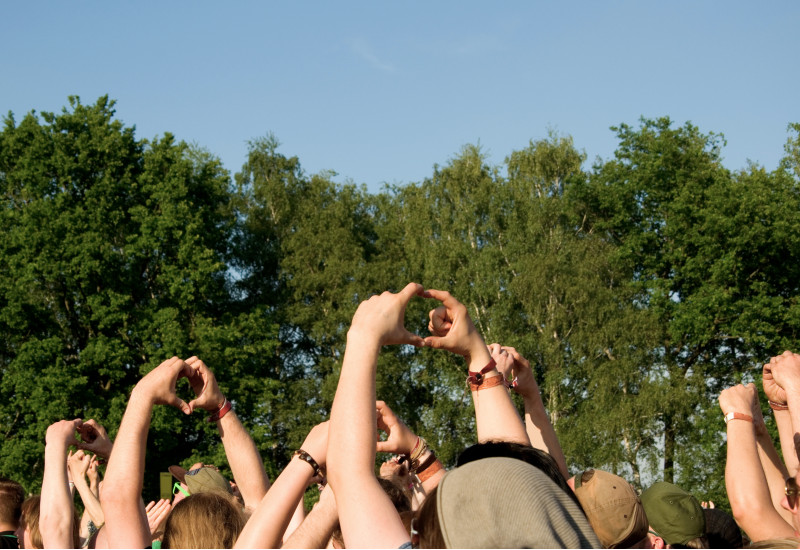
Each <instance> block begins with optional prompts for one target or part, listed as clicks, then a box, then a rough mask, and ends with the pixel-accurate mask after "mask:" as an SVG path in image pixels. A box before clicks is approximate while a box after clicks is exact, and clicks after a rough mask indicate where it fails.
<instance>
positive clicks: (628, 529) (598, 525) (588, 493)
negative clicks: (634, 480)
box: [575, 469, 650, 548]
mask: <svg viewBox="0 0 800 550" xmlns="http://www.w3.org/2000/svg"><path fill="white" fill-rule="evenodd" d="M575 495H576V496H577V497H578V500H579V501H580V503H581V506H582V507H583V511H584V512H586V517H587V518H588V520H589V523H590V524H591V525H592V529H594V532H595V533H597V538H599V539H600V542H602V543H603V546H605V547H606V548H630V547H631V546H634V545H635V544H636V543H638V542H639V541H641V540H642V539H644V538H645V537H646V536H647V531H648V529H649V526H650V524H649V523H648V521H647V515H646V514H645V512H644V506H642V501H641V500H640V499H639V496H638V495H637V494H636V491H635V490H634V489H633V487H631V484H630V483H628V482H627V481H625V480H624V479H622V478H621V477H619V476H617V475H614V474H612V473H610V472H604V471H602V470H594V469H590V470H586V471H585V472H583V473H582V474H580V475H577V476H575Z"/></svg>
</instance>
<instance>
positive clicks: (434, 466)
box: [417, 457, 444, 483]
mask: <svg viewBox="0 0 800 550" xmlns="http://www.w3.org/2000/svg"><path fill="white" fill-rule="evenodd" d="M426 462H427V461H426ZM442 470H444V465H443V464H442V463H441V462H440V461H439V459H438V458H436V457H434V461H433V462H432V463H431V464H430V465H428V466H425V468H421V469H420V470H419V471H418V472H417V479H419V481H420V483H425V482H426V481H428V480H429V479H430V478H432V477H433V475H434V474H436V473H438V472H440V471H442Z"/></svg>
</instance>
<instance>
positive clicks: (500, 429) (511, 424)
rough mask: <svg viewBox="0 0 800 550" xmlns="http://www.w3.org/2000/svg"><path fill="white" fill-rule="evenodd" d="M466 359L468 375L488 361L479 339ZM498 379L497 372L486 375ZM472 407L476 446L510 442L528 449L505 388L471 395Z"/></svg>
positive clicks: (488, 358) (494, 388)
mask: <svg viewBox="0 0 800 550" xmlns="http://www.w3.org/2000/svg"><path fill="white" fill-rule="evenodd" d="M472 348H473V351H472V353H471V354H470V356H469V370H470V372H473V373H475V372H480V371H481V369H483V368H484V367H485V366H486V365H487V364H489V362H490V361H491V360H492V356H491V354H490V353H489V350H488V348H487V347H486V344H485V343H484V342H483V339H482V338H481V339H480V342H476V343H475V345H473V346H472ZM493 373H494V376H502V375H500V374H499V373H497V371H492V372H489V373H487V375H488V376H492V374H493ZM489 380H491V378H489ZM472 402H473V403H474V404H475V424H476V425H477V428H478V442H480V443H483V442H486V441H510V442H514V443H521V444H523V445H530V440H529V439H528V434H527V433H526V432H525V425H524V424H523V422H522V419H521V418H520V417H519V412H517V408H516V407H515V406H514V403H513V402H512V401H511V396H510V395H509V394H508V390H507V389H506V387H505V384H499V385H497V386H494V387H491V388H485V389H479V390H476V391H473V392H472Z"/></svg>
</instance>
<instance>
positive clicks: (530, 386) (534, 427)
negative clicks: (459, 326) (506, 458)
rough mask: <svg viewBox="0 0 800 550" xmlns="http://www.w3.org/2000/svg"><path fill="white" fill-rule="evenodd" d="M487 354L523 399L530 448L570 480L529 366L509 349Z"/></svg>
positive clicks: (496, 347) (493, 348)
mask: <svg viewBox="0 0 800 550" xmlns="http://www.w3.org/2000/svg"><path fill="white" fill-rule="evenodd" d="M489 351H490V352H491V354H492V358H493V359H494V360H495V362H496V363H497V370H499V371H500V373H501V374H502V375H503V377H504V378H509V377H510V378H513V379H514V385H513V388H514V391H515V392H517V393H518V394H519V395H521V396H522V400H523V404H524V406H525V431H526V432H527V434H528V437H529V438H530V440H531V445H533V447H534V448H536V449H540V450H542V451H544V452H546V453H548V454H549V455H550V456H552V457H553V459H554V460H555V461H556V464H558V469H559V471H560V472H561V474H562V475H563V476H564V479H569V473H568V472H567V460H566V459H565V458H564V451H562V450H561V443H559V442H558V437H557V436H556V431H555V430H554V429H553V425H552V424H551V423H550V417H549V416H548V415H547V411H546V410H545V408H544V402H543V401H542V394H541V393H540V392H539V385H538V384H537V383H536V377H535V376H534V375H533V370H532V369H531V364H530V362H529V361H528V360H527V359H525V358H524V357H523V356H522V354H520V353H519V352H518V351H517V350H516V349H515V348H512V347H511V346H501V345H500V344H492V345H490V346H489Z"/></svg>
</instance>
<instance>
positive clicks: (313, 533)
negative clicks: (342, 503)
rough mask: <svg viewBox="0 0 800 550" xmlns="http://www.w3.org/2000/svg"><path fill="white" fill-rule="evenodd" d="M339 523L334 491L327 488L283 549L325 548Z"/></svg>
mask: <svg viewBox="0 0 800 550" xmlns="http://www.w3.org/2000/svg"><path fill="white" fill-rule="evenodd" d="M338 523H339V515H338V514H337V513H336V497H334V496H333V489H331V488H330V487H325V489H323V490H322V492H321V493H320V495H319V502H317V504H316V505H315V506H314V508H312V510H311V512H309V514H308V515H307V516H306V518H305V519H304V520H303V522H302V523H301V524H300V525H299V526H298V527H297V529H295V530H294V532H293V533H292V534H291V535H290V536H289V538H288V539H286V542H285V543H284V544H283V548H325V546H326V545H327V544H328V540H330V538H331V535H332V534H333V532H334V531H335V530H336V526H337V525H338Z"/></svg>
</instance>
